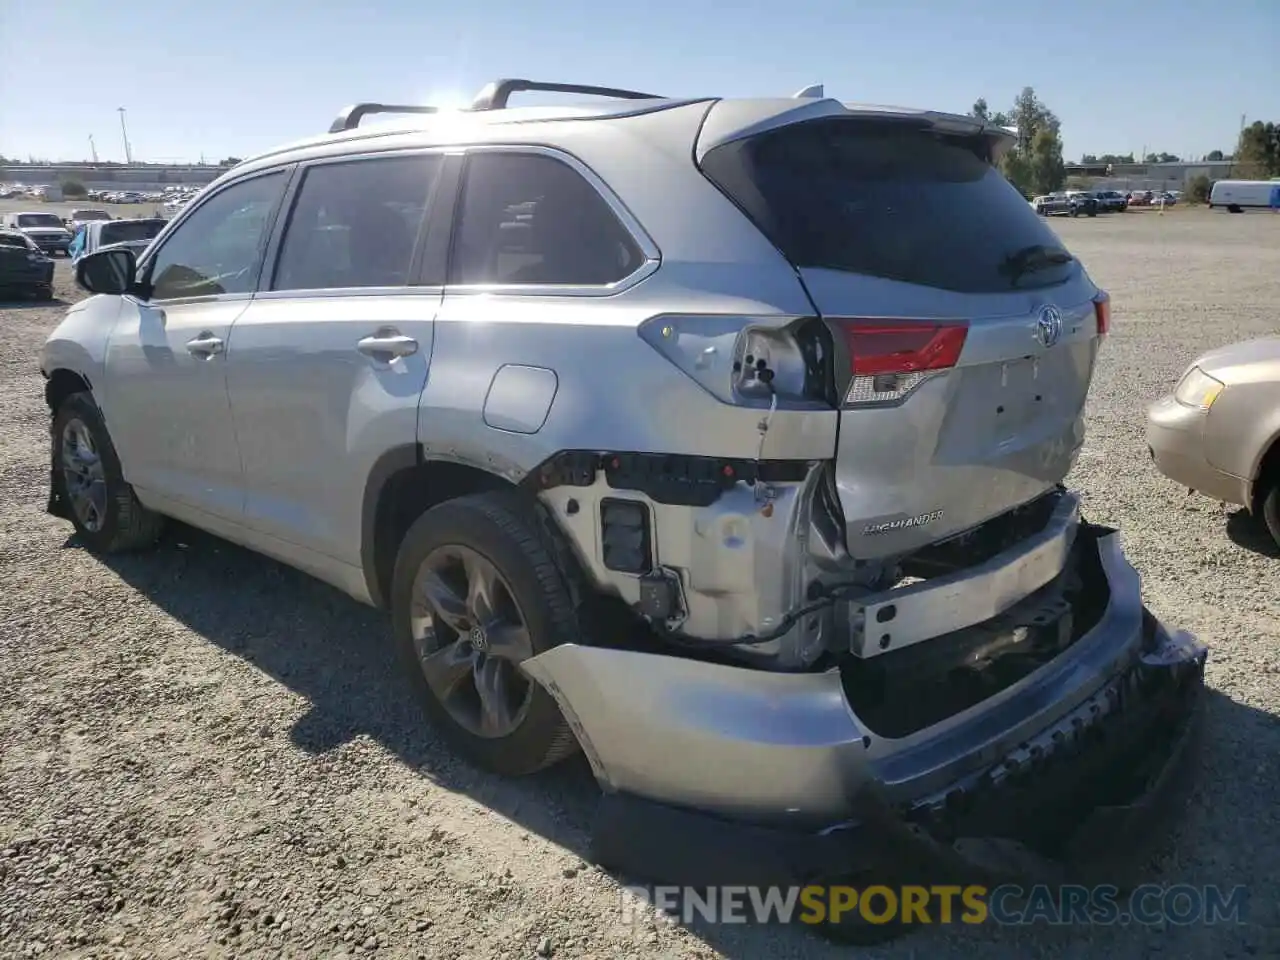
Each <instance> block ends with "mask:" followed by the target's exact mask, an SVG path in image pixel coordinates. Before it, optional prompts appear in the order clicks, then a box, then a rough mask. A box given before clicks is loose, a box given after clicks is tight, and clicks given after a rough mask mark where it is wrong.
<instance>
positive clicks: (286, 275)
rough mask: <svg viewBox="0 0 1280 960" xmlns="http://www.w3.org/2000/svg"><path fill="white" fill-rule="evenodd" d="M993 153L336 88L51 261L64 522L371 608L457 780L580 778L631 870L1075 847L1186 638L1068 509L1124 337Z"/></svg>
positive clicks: (832, 119) (735, 871)
mask: <svg viewBox="0 0 1280 960" xmlns="http://www.w3.org/2000/svg"><path fill="white" fill-rule="evenodd" d="M520 90H550V91H555V92H569V93H580V94H585V95H588V96H589V97H592V98H594V99H589V100H587V101H584V103H585V105H582V106H576V107H557V108H534V107H529V108H516V109H512V108H508V107H507V100H508V98H509V96H510V95H511V94H512V93H513V92H515V91H520ZM391 112H395V113H413V114H425V116H421V117H416V118H411V119H410V120H408V121H405V120H401V121H398V122H395V123H386V122H385V121H384V122H382V123H379V124H377V125H361V123H360V121H361V120H362V119H363V118H364V117H366V116H368V115H370V114H378V113H391ZM1010 141H1011V135H1010V133H1009V132H1008V131H1006V130H1004V129H1002V128H998V127H992V126H990V125H987V124H984V123H983V122H982V121H980V120H975V119H973V118H969V117H963V116H953V115H949V114H941V113H935V112H930V111H919V110H900V109H894V108H882V107H873V106H863V105H856V106H855V105H847V104H843V103H840V102H838V101H836V100H833V99H828V98H825V97H822V96H821V95H817V96H815V95H813V94H812V92H810V91H806V92H805V94H803V95H799V96H797V97H795V98H778V99H764V100H728V99H716V98H697V99H668V98H661V97H656V96H652V95H647V94H643V93H637V92H634V91H625V90H614V89H607V88H596V87H580V86H577V85H565V84H540V83H531V82H528V81H519V80H516V81H511V80H507V81H499V82H497V83H495V84H492V85H490V87H488V88H486V90H485V91H484V92H482V93H481V95H480V96H479V97H478V98H477V100H476V101H475V103H474V104H473V105H472V107H471V108H470V109H467V110H461V111H453V112H436V111H432V110H431V108H424V107H403V106H385V105H377V104H361V105H358V106H356V107H353V108H351V109H349V110H348V111H346V112H345V113H344V114H342V115H341V116H340V117H339V118H338V120H337V121H336V122H335V123H334V125H333V128H332V129H331V130H330V132H329V133H328V134H327V135H326V136H322V137H318V138H315V139H312V140H308V141H305V142H303V143H299V144H295V145H293V146H288V147H284V148H282V149H279V150H275V151H273V152H271V153H268V154H266V155H264V156H261V157H258V158H256V159H253V160H249V161H246V162H244V163H242V164H240V165H239V166H237V167H236V168H234V169H233V170H231V171H229V172H228V173H226V174H225V175H224V176H223V177H222V178H221V179H219V180H218V181H217V182H216V183H214V184H213V185H211V186H210V187H209V188H207V189H206V190H204V191H203V192H202V193H201V194H200V196H199V197H198V198H197V200H196V201H195V202H194V203H192V204H191V206H190V207H188V208H187V209H186V210H184V211H183V212H182V213H181V214H180V215H179V216H178V217H176V218H175V220H174V221H173V222H172V223H171V224H170V225H169V226H168V227H167V228H166V229H165V230H164V231H163V232H162V233H161V234H160V235H159V237H158V238H157V239H156V240H155V241H154V243H152V245H151V246H150V247H149V248H148V250H147V251H146V252H145V253H144V254H143V255H142V257H141V259H140V260H138V261H137V262H136V264H135V261H134V256H133V254H132V253H131V252H129V251H127V250H115V251H105V252H101V253H96V254H91V255H89V256H87V257H85V258H84V259H83V260H81V261H80V262H79V264H78V265H77V278H78V280H79V282H80V283H81V284H82V286H84V287H85V288H86V289H88V290H89V291H90V292H93V293H96V294H98V295H97V296H93V297H91V298H89V299H87V300H85V301H83V302H81V303H79V304H77V305H76V306H74V307H72V308H71V310H70V311H69V313H68V315H67V317H66V319H65V320H64V321H63V322H62V324H61V325H60V326H59V327H58V329H57V330H56V331H55V332H54V333H53V334H52V336H51V337H50V338H49V340H48V342H47V344H46V346H45V348H44V352H43V357H42V361H41V363H42V370H43V372H44V374H45V376H46V377H47V387H46V392H47V398H48V403H49V407H50V409H51V411H52V421H53V422H52V447H53V462H52V474H51V484H52V490H51V496H50V504H49V508H50V510H51V511H53V512H55V513H60V514H61V515H63V516H67V517H68V518H69V519H70V520H71V521H72V523H74V525H75V527H76V530H77V531H78V533H79V535H80V537H81V538H82V540H83V541H84V542H85V543H86V544H87V545H88V546H90V547H91V548H93V549H96V550H101V551H115V550H122V549H128V548H135V547H141V546H144V545H147V544H150V543H152V542H153V541H154V540H155V539H156V537H157V535H158V534H159V532H160V527H161V520H162V518H163V517H175V518H178V519H179V520H182V521H185V522H187V523H189V524H193V525H195V526H197V527H201V528H204V529H206V530H209V531H212V532H213V533H215V534H217V535H220V536H223V537H226V538H228V539H230V540H233V541H236V542H238V543H240V544H244V545H246V546H248V547H250V548H251V549H254V550H257V551H260V552H262V553H264V554H267V555H269V556H272V557H275V558H277V559H279V560H281V561H283V562H285V563H287V564H291V565H293V566H295V567H298V568H300V569H302V570H305V571H308V572H309V573H311V574H313V575H315V576H316V577H319V578H321V579H323V580H325V581H328V582H329V583H331V584H333V585H334V586H336V587H338V588H339V589H341V590H343V591H345V592H347V593H348V594H350V595H351V596H353V597H355V598H357V599H358V600H361V601H363V602H366V603H370V604H375V605H378V606H382V607H386V608H388V609H389V611H390V615H391V619H392V623H393V625H394V636H395V641H396V644H397V645H398V648H399V650H400V652H401V653H402V654H403V657H404V661H405V664H406V667H407V669H408V671H409V673H410V675H411V676H412V678H413V681H414V683H415V684H416V685H417V689H418V691H419V693H420V696H421V699H422V701H423V703H424V705H425V707H426V709H427V711H428V713H429V715H430V716H431V717H432V718H433V719H434V720H435V721H436V722H437V723H438V724H439V726H440V728H441V729H442V730H443V731H444V732H445V733H446V734H448V735H449V736H450V737H451V738H452V740H453V742H454V743H456V744H457V746H458V748H459V749H460V750H461V751H463V752H464V753H465V755H466V756H468V757H469V758H471V759H472V760H474V761H475V762H477V763H478V764H481V765H483V766H484V767H486V768H488V769H491V770H494V771H498V772H501V773H505V774H513V775H514V774H526V773H530V772H532V771H536V770H538V769H540V768H543V767H546V766H547V765H549V764H551V763H552V762H554V761H557V760H559V759H561V758H563V757H565V756H566V755H568V754H570V753H571V752H573V751H575V750H577V749H578V748H581V749H582V750H583V751H584V752H585V753H586V755H587V757H588V759H589V761H590V763H591V764H592V766H593V769H594V772H595V775H596V776H597V778H598V780H599V782H600V784H601V785H602V787H603V788H604V793H605V798H606V799H605V803H604V808H603V811H602V817H601V820H600V823H599V825H598V830H597V834H596V841H597V848H596V849H597V855H598V856H599V857H600V858H601V859H602V860H604V861H610V862H613V863H625V864H626V865H627V866H628V868H629V869H631V870H632V871H633V872H640V873H649V874H653V875H655V876H664V877H667V878H670V877H671V876H673V875H675V874H680V875H681V876H683V877H686V878H688V877H690V876H693V875H697V876H703V875H707V876H709V875H711V873H715V874H716V875H717V876H728V875H733V876H734V877H738V878H740V877H741V876H743V875H744V871H746V872H749V870H750V869H751V868H752V865H754V868H755V869H757V871H758V870H759V869H760V865H761V864H762V863H766V862H767V863H770V864H774V865H775V866H776V865H777V864H778V863H780V862H783V861H779V860H778V858H777V857H772V859H770V856H771V855H768V854H762V853H761V850H760V848H761V846H766V847H767V846H768V845H769V844H778V845H779V846H778V849H783V848H785V849H786V850H788V851H790V852H788V853H786V855H785V857H784V861H785V863H787V864H789V865H791V866H794V865H795V864H797V863H800V862H801V861H804V862H805V863H806V864H808V866H806V867H805V868H804V869H805V870H808V871H809V872H808V873H807V874H806V875H813V866H812V864H813V863H819V862H820V863H821V864H823V865H824V868H825V867H826V866H830V864H831V863H834V862H836V861H838V862H839V863H840V864H842V865H843V866H844V867H846V868H847V867H849V865H850V864H852V863H854V862H855V861H857V858H858V857H859V856H862V855H863V852H865V850H867V849H868V848H869V847H868V844H869V843H870V841H868V831H867V830H866V829H865V828H866V827H867V825H868V824H869V823H872V822H874V823H876V824H878V826H877V827H875V828H874V829H872V830H871V831H870V833H872V834H874V835H875V837H878V838H879V839H880V840H883V839H885V838H886V837H889V836H893V837H897V838H898V839H902V840H903V842H909V843H912V844H915V845H916V846H917V847H919V848H921V849H927V850H929V851H930V852H931V853H932V854H936V855H938V856H943V855H944V853H945V854H946V855H947V856H950V855H952V854H954V852H955V851H957V850H960V849H962V845H961V843H960V841H962V840H967V841H970V843H969V846H968V847H964V848H963V849H965V850H967V851H969V852H968V853H966V854H965V856H964V858H963V859H964V860H965V862H966V863H968V864H969V865H970V866H972V865H973V864H975V863H978V862H980V861H981V862H983V863H986V865H987V866H990V865H991V864H990V863H989V862H988V861H990V860H991V858H990V857H989V856H988V857H987V858H986V860H985V861H984V860H983V858H982V857H981V856H978V855H976V854H973V853H972V851H973V850H975V849H977V848H976V847H975V846H974V843H973V842H972V841H974V839H975V838H978V839H979V840H981V841H982V842H983V843H987V847H985V848H983V849H987V850H988V851H989V850H990V849H991V848H992V844H995V845H996V846H997V847H999V848H1000V849H1002V850H1003V849H1006V848H1008V847H1009V846H1010V845H1021V846H1020V847H1019V849H1022V848H1025V850H1027V851H1035V852H1036V856H1037V857H1040V858H1051V859H1055V858H1056V859H1055V862H1056V860H1061V859H1062V858H1066V857H1067V851H1068V847H1067V846H1064V844H1065V843H1066V841H1065V840H1064V838H1065V837H1068V836H1070V837H1073V838H1076V839H1077V840H1078V839H1079V838H1080V837H1082V836H1085V835H1090V836H1092V835H1093V832H1092V831H1091V830H1089V829H1086V828H1087V827H1088V828H1092V827H1097V828H1098V829H1099V830H1101V829H1102V828H1104V827H1105V828H1106V830H1105V831H1103V832H1106V833H1107V834H1108V837H1109V840H1107V841H1103V843H1104V845H1105V844H1106V843H1108V842H1111V840H1114V839H1115V837H1117V836H1125V835H1126V834H1127V833H1129V832H1130V831H1129V827H1130V826H1131V824H1130V821H1131V820H1132V819H1134V817H1135V816H1137V814H1135V811H1143V812H1142V816H1141V817H1139V819H1142V818H1145V807H1144V806H1143V805H1144V804H1146V803H1148V802H1149V801H1150V800H1151V796H1149V795H1148V793H1147V792H1145V787H1144V785H1145V784H1147V783H1148V781H1149V780H1150V779H1151V778H1152V777H1153V776H1155V775H1156V774H1159V773H1161V772H1162V771H1164V770H1165V769H1166V768H1169V769H1173V768H1174V765H1175V760H1176V759H1177V757H1178V756H1180V755H1181V752H1182V745H1183V744H1184V742H1185V737H1186V735H1188V734H1187V731H1189V730H1190V729H1192V727H1191V725H1190V723H1189V719H1188V718H1189V717H1190V715H1191V706H1192V705H1193V704H1194V703H1195V697H1196V692H1197V690H1198V689H1199V687H1200V684H1201V677H1202V671H1203V663H1204V657H1205V651H1204V648H1203V647H1202V646H1201V645H1199V644H1198V643H1197V642H1196V641H1195V640H1194V639H1193V638H1191V637H1190V636H1189V635H1187V634H1185V633H1182V632H1178V631H1169V630H1166V629H1165V628H1164V627H1163V626H1162V625H1161V624H1160V623H1159V622H1158V621H1157V620H1156V619H1155V618H1154V617H1153V616H1151V615H1150V614H1149V613H1147V612H1146V610H1145V608H1144V607H1143V604H1142V601H1141V599H1140V595H1139V583H1138V576H1137V574H1136V573H1135V571H1134V569H1133V568H1132V567H1131V566H1130V565H1129V564H1128V563H1127V561H1126V560H1125V558H1124V556H1123V554H1122V552H1121V549H1120V546H1119V543H1118V538H1117V537H1116V536H1115V532H1114V531H1111V530H1108V529H1105V528H1101V527H1098V526H1094V525H1091V524H1089V523H1087V522H1085V521H1083V520H1082V519H1081V517H1080V513H1079V501H1078V499H1077V498H1076V497H1075V496H1074V495H1073V494H1071V493H1069V492H1068V491H1066V490H1065V489H1064V488H1063V486H1062V481H1063V479H1064V477H1065V476H1066V475H1067V473H1068V471H1069V470H1070V468H1071V466H1072V464H1073V462H1074V461H1075V458H1076V456H1077V453H1078V451H1079V449H1080V446H1081V442H1082V438H1083V422H1082V411H1083V407H1084V403H1085V397H1086V394H1087V392H1088V388H1089V384H1090V379H1091V376H1092V373H1093V369H1094V364H1095V362H1096V358H1097V355H1098V349H1099V345H1100V344H1101V343H1102V340H1103V336H1104V334H1105V333H1106V332H1107V326H1108V322H1109V315H1110V308H1109V303H1108V299H1107V296H1106V294H1105V293H1103V292H1102V291H1100V290H1099V289H1098V288H1097V287H1096V286H1095V285H1094V284H1093V283H1092V282H1091V281H1090V279H1089V277H1088V275H1087V274H1086V272H1085V270H1084V269H1083V267H1082V266H1081V264H1080V263H1078V262H1077V261H1076V260H1075V259H1074V258H1073V257H1072V256H1071V255H1070V253H1068V252H1067V251H1066V250H1065V249H1063V247H1062V245H1061V243H1060V242H1059V240H1058V238H1057V237H1056V235H1055V234H1054V233H1053V232H1052V231H1051V230H1050V229H1049V228H1048V226H1047V225H1045V224H1044V222H1042V221H1041V220H1039V219H1038V218H1037V217H1036V216H1035V214H1034V213H1033V211H1032V210H1031V208H1030V206H1029V205H1028V204H1027V202H1026V201H1025V200H1024V199H1022V197H1020V196H1019V194H1018V193H1017V192H1016V191H1015V190H1014V188H1013V187H1012V186H1011V185H1009V183H1007V182H1006V181H1005V180H1004V179H1003V178H1002V177H1001V175H1000V174H999V173H998V172H997V171H996V170H995V168H994V167H993V161H994V160H995V159H996V158H998V157H999V155H1000V154H1001V152H1002V151H1003V150H1005V149H1006V148H1007V146H1008V144H1009V143H1010ZM1095 738H1096V739H1095ZM1107 771H1113V772H1114V775H1112V774H1111V773H1108V776H1107V777H1102V776H1101V774H1100V772H1107ZM1153 782H1154V781H1153ZM1160 795H1161V796H1163V795H1164V792H1163V791H1162V792H1160ZM877 818H879V819H877ZM744 824H745V825H748V826H749V827H750V829H749V830H746V831H745V832H744V831H743V825H744ZM886 824H894V825H896V826H895V827H894V828H893V829H889V828H887V827H886V826H885V825H886ZM730 827H732V828H733V829H734V830H735V831H737V832H736V834H735V836H736V839H734V840H733V841H731V842H730V841H725V842H721V840H720V832H721V831H722V830H723V829H729V828H730ZM898 827H901V829H898ZM908 828H910V829H908ZM744 836H747V837H748V840H749V842H748V840H744V839H743V837H744ZM798 837H799V838H802V840H797V838H798ZM663 838H666V839H663ZM855 838H856V839H855ZM993 838H994V839H993ZM1073 842H1075V841H1073ZM1081 842H1083V841H1081ZM871 845H874V844H871ZM770 849H773V848H770ZM1070 849H1072V850H1075V849H1076V847H1074V846H1073V847H1071V848H1070ZM837 854H838V855H837ZM1032 859H1034V858H1032V856H1031V854H1030V853H1028V854H1027V855H1026V856H1025V857H1023V859H1022V860H1021V861H1020V863H1022V864H1023V865H1025V864H1026V863H1029V862H1031V860H1032ZM1067 859H1069V858H1067ZM739 861H741V862H739ZM1037 862H1038V861H1037ZM788 869H790V867H788ZM797 869H799V868H797ZM699 871H702V873H699ZM708 871H710V873H709V872H708Z"/></svg>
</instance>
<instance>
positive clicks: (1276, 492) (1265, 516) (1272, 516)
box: [1257, 474, 1280, 548]
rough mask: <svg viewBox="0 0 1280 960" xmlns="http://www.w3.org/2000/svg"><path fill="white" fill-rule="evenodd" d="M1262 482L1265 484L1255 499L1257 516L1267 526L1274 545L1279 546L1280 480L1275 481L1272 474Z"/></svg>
mask: <svg viewBox="0 0 1280 960" xmlns="http://www.w3.org/2000/svg"><path fill="white" fill-rule="evenodd" d="M1264 482H1265V483H1266V484H1267V485H1266V487H1265V488H1264V489H1263V491H1262V492H1261V493H1260V494H1259V495H1258V500H1257V503H1258V518H1259V519H1260V520H1261V521H1262V524H1263V526H1265V527H1266V528H1267V533H1269V534H1270V535H1271V539H1272V541H1274V543H1275V544H1276V547H1277V548H1280V482H1277V478H1276V476H1275V475H1274V474H1272V475H1271V477H1270V479H1268V480H1266V481H1264Z"/></svg>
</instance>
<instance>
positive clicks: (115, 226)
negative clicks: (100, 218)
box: [81, 220, 166, 246]
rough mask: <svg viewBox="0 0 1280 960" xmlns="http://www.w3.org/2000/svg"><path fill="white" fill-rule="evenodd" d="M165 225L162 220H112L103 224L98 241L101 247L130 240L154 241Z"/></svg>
mask: <svg viewBox="0 0 1280 960" xmlns="http://www.w3.org/2000/svg"><path fill="white" fill-rule="evenodd" d="M165 223H166V221H164V220H113V221H111V222H110V223H105V224H103V226H102V231H101V232H100V233H99V234H98V240H99V242H100V243H102V245H103V246H106V245H107V244H109V243H126V242H128V241H130V240H134V241H137V240H154V239H155V238H156V237H157V236H158V235H159V233H160V231H161V230H163V229H164V225H165ZM81 229H82V230H83V229H85V228H84V227H81Z"/></svg>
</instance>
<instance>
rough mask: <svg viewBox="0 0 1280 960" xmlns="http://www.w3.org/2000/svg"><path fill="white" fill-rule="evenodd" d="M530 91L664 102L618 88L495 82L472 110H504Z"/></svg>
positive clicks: (653, 97) (521, 81)
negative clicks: (508, 104)
mask: <svg viewBox="0 0 1280 960" xmlns="http://www.w3.org/2000/svg"><path fill="white" fill-rule="evenodd" d="M529 90H537V91H545V92H547V93H580V94H583V95H584V96H588V97H590V96H596V97H614V98H616V99H619V100H662V99H665V98H663V97H660V96H658V95H657V94H656V93H639V92H637V91H635V90H619V89H617V88H616V87H592V86H587V85H584V84H580V83H542V82H540V81H537V80H513V79H503V80H495V81H493V82H492V83H490V84H486V85H485V87H484V89H483V90H481V91H480V93H479V94H477V95H476V98H475V99H474V100H472V101H471V109H472V110H504V109H506V106H507V101H508V100H509V99H511V94H513V93H521V92H524V91H529Z"/></svg>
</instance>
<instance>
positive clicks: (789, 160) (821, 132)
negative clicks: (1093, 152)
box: [703, 119, 1075, 293]
mask: <svg viewBox="0 0 1280 960" xmlns="http://www.w3.org/2000/svg"><path fill="white" fill-rule="evenodd" d="M981 147H982V145H981V143H979V142H977V141H964V140H960V139H958V138H955V137H947V136H943V135H940V134H937V133H935V132H933V131H931V130H928V129H920V128H918V127H904V126H903V125H901V124H893V123H884V122H875V121H864V120H849V119H839V120H817V121H810V122H807V123H799V124H793V125H791V126H788V127H783V128H782V129H781V130H775V131H770V132H767V133H764V134H760V135H758V136H755V137H750V138H747V139H746V140H742V141H736V142H733V143H728V144H725V145H723V146H720V147H717V148H715V149H714V150H712V151H710V153H708V155H707V157H706V158H705V160H704V161H703V172H704V173H705V174H706V176H707V177H708V178H709V179H710V180H711V181H712V182H714V183H715V184H716V185H717V186H719V187H720V189H721V190H723V191H724V192H725V193H726V194H728V195H729V196H730V197H731V198H732V199H733V200H735V201H736V202H737V203H738V205H739V206H741V207H742V208H743V210H745V211H746V213H747V214H748V215H749V216H750V217H751V218H752V219H753V220H754V221H755V223H756V225H757V226H758V227H760V229H761V230H762V231H763V232H764V233H765V235H766V236H768V237H769V239H770V240H772V241H773V243H774V245H775V246H776V247H777V248H778V249H779V250H780V251H781V252H782V253H783V255H784V256H786V257H787V259H788V260H790V261H791V262H792V263H793V264H795V265H796V266H797V267H821V268H826V269H830V270H843V271H847V272H850V273H859V274H863V275H866V276H873V277H882V278H885V279H890V280H898V281H902V282H905V283H914V284H920V285H923V286H929V287H937V288H941V289H944V290H953V291H958V292H962V293H981V292H993V291H999V290H1008V289H1009V284H1010V280H1009V271H1008V266H1007V264H1008V261H1009V258H1010V257H1011V256H1012V255H1014V254H1016V253H1018V252H1019V251H1022V250H1025V249H1028V248H1036V249H1039V248H1042V247H1045V248H1051V249H1054V250H1061V248H1062V244H1061V241H1059V240H1058V238H1057V236H1056V235H1055V234H1054V233H1053V231H1052V230H1050V229H1049V228H1048V227H1047V226H1045V225H1044V222H1043V221H1042V220H1041V218H1039V217H1037V216H1036V214H1035V213H1034V212H1033V211H1032V209H1031V207H1030V206H1028V204H1027V202H1026V200H1025V199H1024V198H1023V197H1022V195H1021V194H1019V193H1018V191H1017V190H1016V189H1015V188H1014V187H1013V185H1012V184H1010V183H1009V181H1008V180H1006V179H1005V178H1004V176H1002V175H1001V173H1000V172H999V171H998V170H997V169H995V167H993V166H992V165H991V164H990V162H988V160H987V159H986V157H985V156H983V151H982V149H981ZM1054 199H1057V198H1054ZM1074 269H1075V267H1074V266H1073V265H1072V264H1070V263H1069V262H1065V261H1064V262H1059V261H1058V260H1057V259H1054V260H1052V261H1051V262H1046V263H1044V264H1038V265H1037V270H1036V271H1035V273H1034V274H1032V275H1028V276H1027V277H1026V279H1025V281H1024V283H1023V284H1022V286H1023V288H1024V289H1026V288H1027V287H1031V286H1035V287H1046V286H1051V285H1053V284H1057V283H1061V282H1062V281H1063V280H1065V279H1067V277H1069V276H1070V275H1071V273H1072V272H1073V271H1074Z"/></svg>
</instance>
